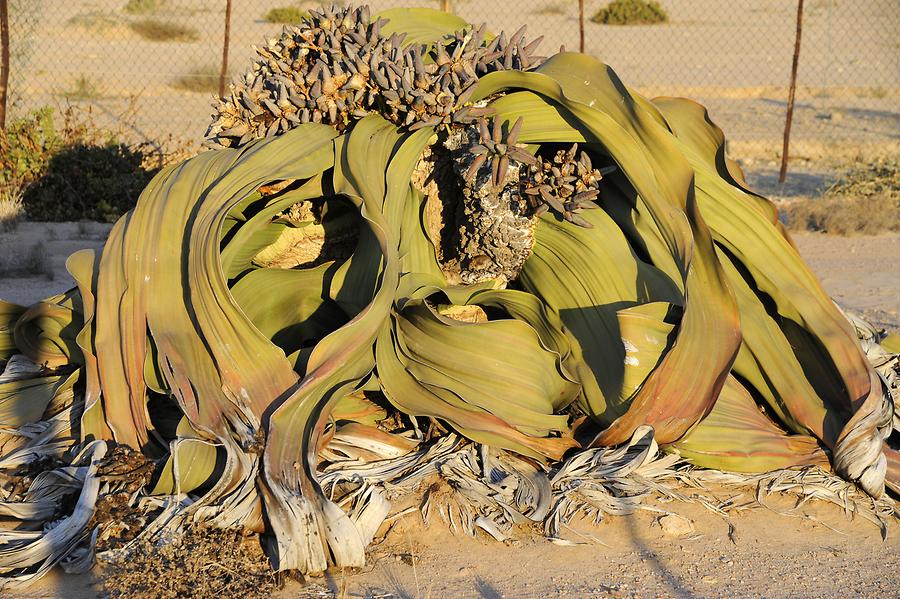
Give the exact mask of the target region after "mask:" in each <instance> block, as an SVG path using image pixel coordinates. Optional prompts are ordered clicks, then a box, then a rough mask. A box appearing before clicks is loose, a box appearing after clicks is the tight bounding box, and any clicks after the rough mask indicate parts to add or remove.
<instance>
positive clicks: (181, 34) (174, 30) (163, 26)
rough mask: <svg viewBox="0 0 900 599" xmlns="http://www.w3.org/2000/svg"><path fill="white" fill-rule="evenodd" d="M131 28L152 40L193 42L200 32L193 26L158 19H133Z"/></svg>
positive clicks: (198, 37)
mask: <svg viewBox="0 0 900 599" xmlns="http://www.w3.org/2000/svg"><path fill="white" fill-rule="evenodd" d="M131 30H132V31H134V32H135V33H137V34H138V35H139V36H141V37H142V38H144V39H147V40H150V41H153V42H195V41H197V40H198V39H200V33H199V32H198V31H197V30H196V29H194V28H193V27H187V26H185V25H180V24H178V23H174V22H172V21H162V20H159V19H141V20H140V21H135V22H134V23H132V24H131Z"/></svg>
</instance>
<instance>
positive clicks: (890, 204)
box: [781, 158, 900, 235]
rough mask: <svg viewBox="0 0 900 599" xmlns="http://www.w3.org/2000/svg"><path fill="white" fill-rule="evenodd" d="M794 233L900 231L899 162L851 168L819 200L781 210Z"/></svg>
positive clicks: (881, 161) (889, 160) (797, 202)
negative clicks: (797, 231) (805, 231)
mask: <svg viewBox="0 0 900 599" xmlns="http://www.w3.org/2000/svg"><path fill="white" fill-rule="evenodd" d="M781 213H782V216H783V217H784V218H785V220H786V221H787V225H788V227H789V228H790V229H793V230H800V231H803V230H809V231H826V232H828V233H836V234H839V235H850V234H854V233H860V234H867V235H868V234H874V233H880V232H883V231H900V161H898V160H897V159H896V158H882V159H879V160H875V161H873V162H871V163H866V164H865V166H861V167H857V168H853V169H850V170H849V171H847V172H846V173H844V174H843V175H842V176H841V178H840V179H839V180H838V181H837V183H835V184H834V185H832V186H831V188H830V189H829V190H828V191H827V192H826V193H825V195H824V196H822V197H820V198H810V199H800V200H795V201H793V202H790V203H788V204H786V205H784V206H783V207H782V208H781Z"/></svg>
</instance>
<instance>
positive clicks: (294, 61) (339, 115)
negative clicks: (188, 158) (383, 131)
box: [207, 6, 543, 147]
mask: <svg viewBox="0 0 900 599" xmlns="http://www.w3.org/2000/svg"><path fill="white" fill-rule="evenodd" d="M386 23H387V21H386V20H385V19H375V20H373V19H372V16H371V14H370V11H369V9H368V7H366V6H362V7H358V8H338V7H334V6H332V7H330V8H323V9H322V10H320V11H317V10H312V11H310V14H309V17H308V18H306V19H304V20H303V21H301V22H300V23H299V24H298V25H297V26H286V27H285V28H284V30H283V31H282V34H281V36H280V37H278V38H273V39H271V40H269V42H268V43H267V44H266V46H265V47H262V48H256V52H257V54H258V55H259V58H258V59H257V60H256V62H255V63H254V64H253V67H252V69H251V70H250V71H249V72H248V73H247V74H246V75H244V77H243V78H242V79H241V80H240V81H239V82H238V83H236V84H233V85H232V87H231V93H230V95H229V96H227V97H225V98H221V99H220V100H218V101H217V103H216V106H215V109H216V111H215V113H214V115H213V122H212V124H211V125H210V127H209V129H208V131H207V138H208V141H209V143H211V144H212V145H214V146H215V145H218V146H224V147H239V146H242V145H244V144H246V143H247V142H249V141H251V140H253V139H258V138H262V137H272V136H274V135H278V134H280V133H284V132H286V131H288V130H290V129H292V128H293V127H296V126H297V125H300V124H302V123H309V122H312V123H325V124H327V125H331V126H333V127H335V128H336V129H337V130H339V131H343V130H344V129H345V128H346V127H347V126H348V125H349V124H350V123H351V122H352V120H353V119H358V118H362V117H364V116H366V115H367V114H368V113H369V112H373V111H375V112H379V113H380V114H382V116H384V117H385V118H386V119H388V120H390V121H391V122H393V123H394V124H396V125H398V126H401V127H406V128H408V129H410V130H415V129H419V128H422V127H427V126H432V127H434V126H438V125H450V124H453V123H460V124H464V123H470V122H473V121H474V120H475V119H476V118H479V117H482V116H485V115H487V114H489V112H490V111H489V110H488V109H485V108H479V107H475V106H471V105H468V106H467V105H466V104H467V103H468V100H469V97H470V96H471V93H472V91H474V87H473V86H474V83H475V82H476V81H477V80H478V78H479V77H481V76H483V75H486V74H488V73H491V72H493V71H497V70H503V69H520V70H524V69H528V68H534V67H535V66H537V65H539V64H540V62H541V61H542V60H543V57H540V56H536V55H535V54H534V51H535V49H536V48H537V45H538V44H539V43H540V41H541V38H538V39H536V40H533V41H531V42H526V39H525V28H524V27H522V28H521V29H519V30H518V31H517V32H516V33H514V34H513V35H512V36H511V37H509V38H507V37H506V35H505V34H501V35H499V36H497V37H494V38H492V39H488V38H487V36H486V33H485V31H486V29H485V26H484V25H482V26H480V27H479V28H477V29H475V28H473V27H468V28H465V29H463V30H461V31H458V32H456V33H454V34H452V35H447V36H445V37H444V39H443V40H441V41H440V42H439V43H436V44H434V48H430V47H427V46H422V45H418V44H409V45H406V46H404V44H403V42H404V39H405V34H392V35H390V36H386V35H384V34H383V33H382V29H383V27H384V25H385V24H386Z"/></svg>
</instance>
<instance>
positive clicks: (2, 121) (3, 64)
mask: <svg viewBox="0 0 900 599" xmlns="http://www.w3.org/2000/svg"><path fill="white" fill-rule="evenodd" d="M8 88H9V0H0V129H6V102H7V96H8V93H7V89H8Z"/></svg>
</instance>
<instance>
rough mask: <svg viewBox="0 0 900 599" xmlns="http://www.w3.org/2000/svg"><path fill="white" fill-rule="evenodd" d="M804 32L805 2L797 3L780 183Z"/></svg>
mask: <svg viewBox="0 0 900 599" xmlns="http://www.w3.org/2000/svg"><path fill="white" fill-rule="evenodd" d="M802 31H803V0H798V2H797V36H796V38H795V40H794V62H793V64H791V87H790V89H789V90H788V103H787V114H786V115H785V117H784V145H783V146H782V148H781V171H780V172H779V173H778V182H779V183H784V180H785V179H786V178H787V164H788V146H790V143H791V121H792V120H793V118H794V96H795V95H796V93H797V65H798V64H799V62H800V34H801V33H802Z"/></svg>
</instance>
